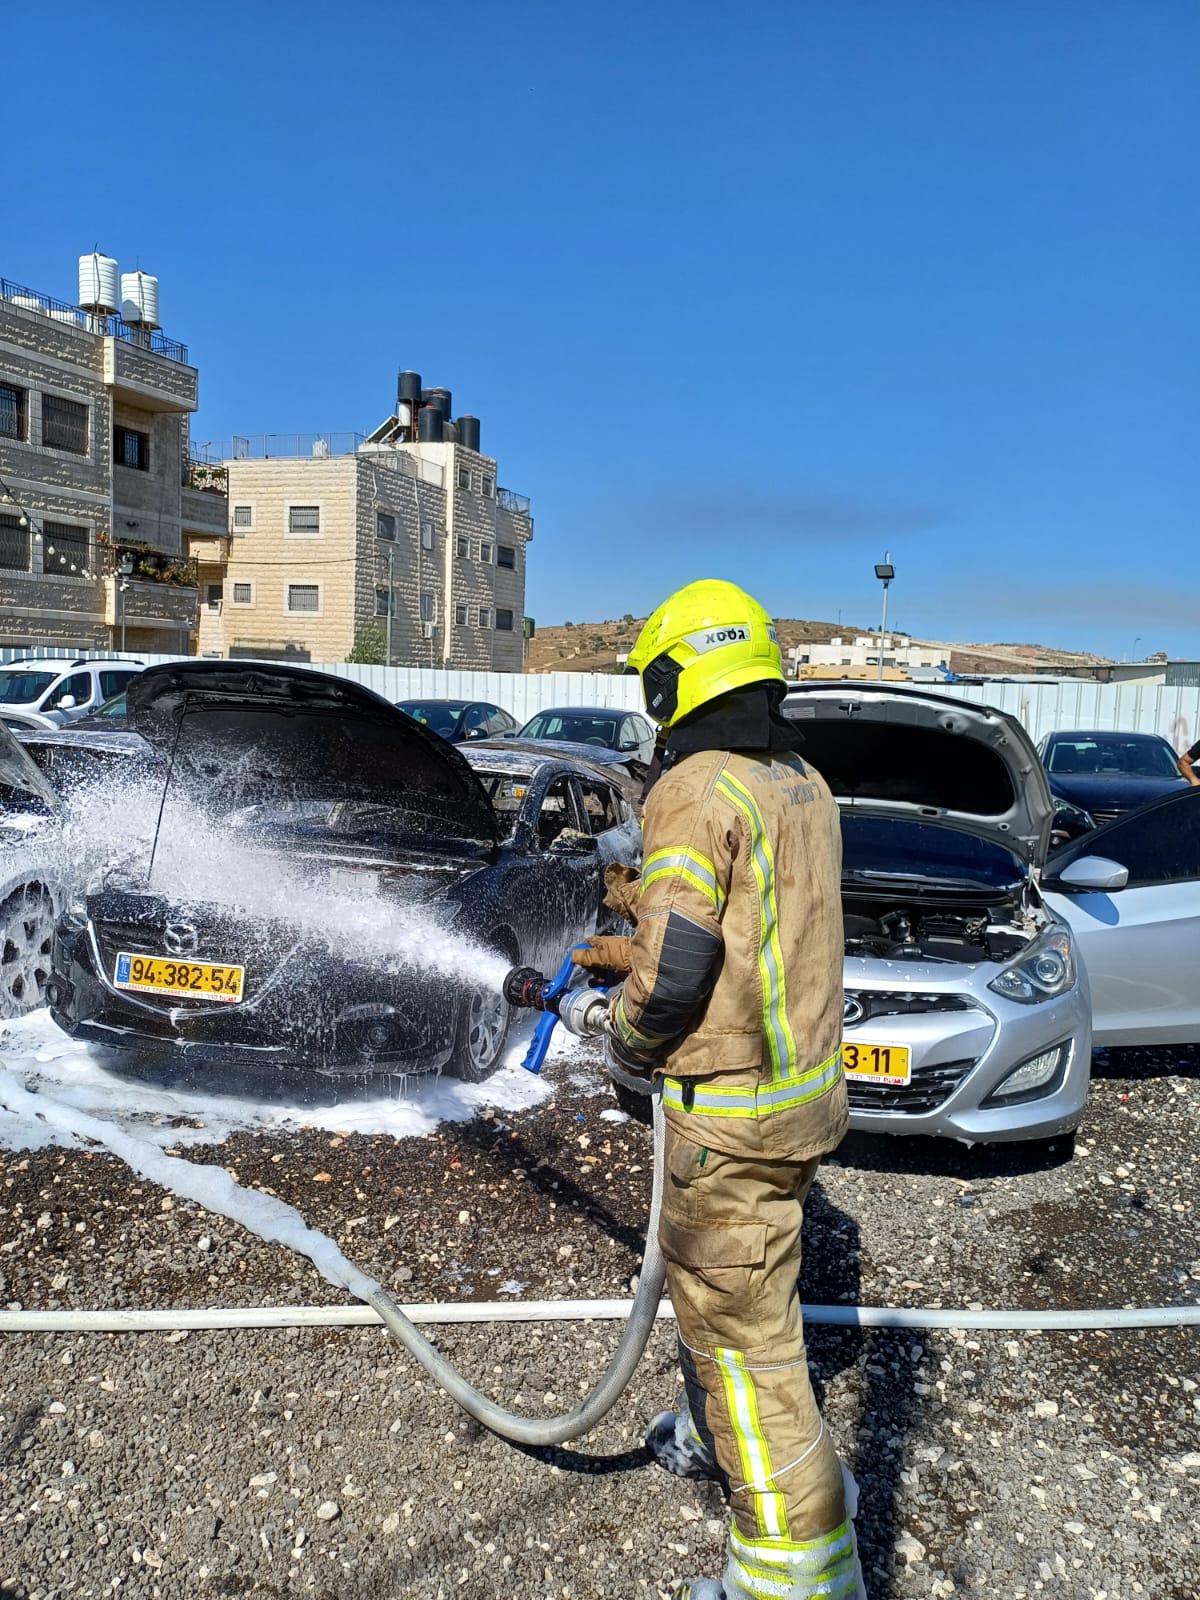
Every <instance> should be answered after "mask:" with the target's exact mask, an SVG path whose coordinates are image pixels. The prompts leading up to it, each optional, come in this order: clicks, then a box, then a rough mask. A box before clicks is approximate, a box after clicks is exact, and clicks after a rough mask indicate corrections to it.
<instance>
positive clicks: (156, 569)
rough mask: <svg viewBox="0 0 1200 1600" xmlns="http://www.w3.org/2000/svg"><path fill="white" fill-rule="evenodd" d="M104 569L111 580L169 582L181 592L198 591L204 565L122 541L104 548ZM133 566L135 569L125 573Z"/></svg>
mask: <svg viewBox="0 0 1200 1600" xmlns="http://www.w3.org/2000/svg"><path fill="white" fill-rule="evenodd" d="M104 549H105V557H104V569H105V574H106V575H107V576H108V577H122V578H129V579H131V580H132V581H133V582H134V583H165V584H169V585H170V586H171V587H172V588H177V589H189V588H191V589H195V588H197V587H199V583H200V563H199V562H198V561H196V560H195V559H193V558H192V557H190V556H178V555H174V554H172V552H170V551H169V550H156V549H155V548H154V546H153V545H148V544H137V543H134V542H131V541H130V540H126V539H121V540H117V541H116V542H114V543H111V544H107V545H105V546H104ZM126 566H130V567H131V570H128V571H124V570H122V569H123V568H125V567H126Z"/></svg>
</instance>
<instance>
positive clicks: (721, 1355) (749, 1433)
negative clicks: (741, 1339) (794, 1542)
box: [714, 1349, 788, 1539]
mask: <svg viewBox="0 0 1200 1600" xmlns="http://www.w3.org/2000/svg"><path fill="white" fill-rule="evenodd" d="M714 1359H715V1360H716V1363H717V1366H718V1367H719V1368H720V1371H721V1380H722V1382H723V1384H724V1386H725V1403H726V1406H727V1408H728V1411H729V1421H730V1424H731V1426H732V1428H733V1432H734V1437H735V1438H736V1440H737V1446H738V1456H739V1458H740V1460H741V1463H742V1477H743V1478H744V1479H745V1483H744V1484H743V1485H742V1487H743V1488H747V1489H749V1490H750V1491H751V1493H752V1494H753V1496H754V1510H755V1516H756V1517H757V1519H758V1526H759V1528H760V1529H761V1531H762V1532H763V1533H764V1534H765V1535H766V1536H767V1537H768V1538H769V1539H786V1538H787V1536H788V1525H787V1508H786V1506H785V1504H784V1499H783V1496H782V1495H781V1494H780V1493H779V1491H778V1489H777V1488H776V1486H775V1479H774V1477H773V1475H772V1472H771V1452H770V1449H769V1448H768V1446H767V1440H766V1435H765V1434H764V1433H763V1430H762V1423H761V1421H760V1420H759V1415H758V1396H757V1395H756V1394H755V1392H754V1379H753V1377H752V1376H751V1374H750V1372H749V1371H748V1370H747V1368H746V1358H745V1357H744V1356H743V1354H742V1352H741V1351H740V1350H729V1349H718V1350H717V1351H716V1352H715V1356H714Z"/></svg>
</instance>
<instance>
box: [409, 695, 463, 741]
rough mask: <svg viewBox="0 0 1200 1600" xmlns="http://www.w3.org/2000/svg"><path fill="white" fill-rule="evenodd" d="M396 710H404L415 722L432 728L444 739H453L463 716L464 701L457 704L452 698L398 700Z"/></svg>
mask: <svg viewBox="0 0 1200 1600" xmlns="http://www.w3.org/2000/svg"><path fill="white" fill-rule="evenodd" d="M396 710H397V711H403V712H404V714H405V715H406V716H409V717H412V719H413V721H414V722H420V723H422V724H423V725H424V726H425V727H426V728H431V729H432V730H433V732H434V733H437V734H440V735H441V737H442V738H443V739H452V738H453V737H454V730H455V729H456V728H457V727H458V719H459V717H461V716H462V713H463V706H462V702H459V703H457V704H456V703H455V702H454V701H451V700H399V701H397V702H396Z"/></svg>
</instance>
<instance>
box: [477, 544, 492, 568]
mask: <svg viewBox="0 0 1200 1600" xmlns="http://www.w3.org/2000/svg"><path fill="white" fill-rule="evenodd" d="M479 559H480V561H486V562H487V563H488V565H489V566H490V565H491V561H492V541H491V540H490V539H481V540H480V541H479Z"/></svg>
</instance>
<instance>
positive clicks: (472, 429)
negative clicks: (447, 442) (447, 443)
mask: <svg viewBox="0 0 1200 1600" xmlns="http://www.w3.org/2000/svg"><path fill="white" fill-rule="evenodd" d="M458 442H459V444H461V445H465V446H466V448H467V449H468V450H478V449H479V418H478V417H472V416H469V415H468V416H465V417H459V419H458Z"/></svg>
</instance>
